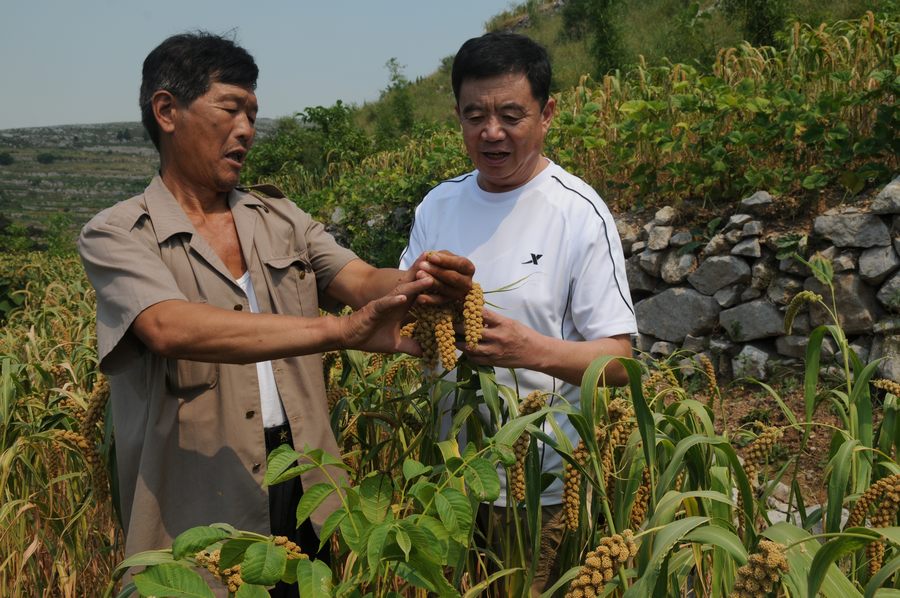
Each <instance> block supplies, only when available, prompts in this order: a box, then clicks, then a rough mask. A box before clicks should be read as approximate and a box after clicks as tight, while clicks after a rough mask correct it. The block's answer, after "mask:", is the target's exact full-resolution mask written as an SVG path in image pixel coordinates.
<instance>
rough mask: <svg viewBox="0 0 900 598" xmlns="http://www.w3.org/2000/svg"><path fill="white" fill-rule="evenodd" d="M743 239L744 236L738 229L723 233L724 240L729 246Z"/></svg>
mask: <svg viewBox="0 0 900 598" xmlns="http://www.w3.org/2000/svg"><path fill="white" fill-rule="evenodd" d="M743 238H744V234H743V233H742V232H741V230H740V229H738V228H733V229H731V230H729V231H725V240H726V241H728V243H730V244H731V245H734V244H735V243H738V242H739V241H740V240H741V239H743Z"/></svg>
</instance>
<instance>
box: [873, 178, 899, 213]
mask: <svg viewBox="0 0 900 598" xmlns="http://www.w3.org/2000/svg"><path fill="white" fill-rule="evenodd" d="M871 210H872V213H873V214H900V176H898V177H897V178H895V179H894V180H893V181H891V182H890V183H888V184H887V185H886V186H885V187H884V189H882V190H881V191H880V192H879V193H878V195H876V196H875V201H873V202H872V206H871Z"/></svg>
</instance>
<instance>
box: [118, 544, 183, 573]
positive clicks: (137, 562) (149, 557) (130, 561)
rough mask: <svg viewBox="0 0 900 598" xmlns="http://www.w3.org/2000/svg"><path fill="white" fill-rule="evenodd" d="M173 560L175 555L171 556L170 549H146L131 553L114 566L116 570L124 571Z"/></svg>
mask: <svg viewBox="0 0 900 598" xmlns="http://www.w3.org/2000/svg"><path fill="white" fill-rule="evenodd" d="M174 561H175V557H173V556H172V551H170V550H167V549H163V550H146V551H144V552H139V553H137V554H133V555H131V556H130V557H128V558H127V559H125V560H124V561H122V562H121V563H119V564H118V566H116V571H124V570H126V569H130V568H131V567H149V566H151V565H161V564H163V563H172V562H174Z"/></svg>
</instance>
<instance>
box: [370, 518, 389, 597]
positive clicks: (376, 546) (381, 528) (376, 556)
mask: <svg viewBox="0 0 900 598" xmlns="http://www.w3.org/2000/svg"><path fill="white" fill-rule="evenodd" d="M393 525H394V523H393V522H392V521H385V522H382V523H379V524H378V525H375V526H374V527H373V528H372V529H371V531H370V532H369V543H368V547H367V549H366V558H367V559H368V560H369V581H370V582H371V581H372V580H373V579H374V578H375V575H376V574H377V573H378V571H379V564H380V563H381V553H382V552H384V545H385V544H387V539H388V534H389V533H390V531H391V528H392V527H393Z"/></svg>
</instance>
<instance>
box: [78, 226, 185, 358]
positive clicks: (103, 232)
mask: <svg viewBox="0 0 900 598" xmlns="http://www.w3.org/2000/svg"><path fill="white" fill-rule="evenodd" d="M107 215H108V211H107V212H103V213H101V214H100V215H98V216H97V217H95V218H94V219H93V220H91V222H89V223H88V224H87V225H85V227H84V228H83V229H82V231H81V235H80V237H79V239H78V251H79V253H80V254H81V260H82V263H83V264H84V269H85V271H86V272H87V275H88V279H89V280H90V281H91V284H92V285H93V287H94V289H95V291H96V295H97V352H98V358H99V360H100V369H101V370H102V371H103V372H105V373H109V374H111V373H116V372H117V371H119V370H120V369H121V368H122V367H123V365H124V364H125V363H127V362H128V361H129V360H130V359H132V358H133V357H134V356H135V355H137V354H138V353H139V352H140V351H141V350H142V345H141V343H140V341H139V340H138V339H137V337H136V336H134V334H133V333H132V332H130V329H131V324H132V322H134V319H135V318H136V317H137V316H138V314H140V313H141V312H142V311H144V310H145V309H147V308H148V307H150V306H151V305H154V304H156V303H159V302H161V301H167V300H170V299H180V300H185V301H186V300H187V298H186V297H185V296H184V294H183V293H182V292H181V291H180V290H179V289H178V285H177V284H176V283H175V278H174V277H173V276H172V273H171V272H170V271H169V269H168V268H167V267H166V266H165V264H164V263H163V261H162V259H161V258H160V255H159V250H158V247H155V246H151V245H150V244H149V241H148V240H147V235H141V234H138V233H137V231H136V230H135V229H137V228H139V227H141V226H149V221H148V220H147V219H142V220H141V221H139V222H138V223H135V226H134V227H128V228H124V227H121V226H119V225H115V224H110V223H109V222H108V220H107V218H106V216H107ZM152 242H153V243H156V239H155V236H153V239H152Z"/></svg>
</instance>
